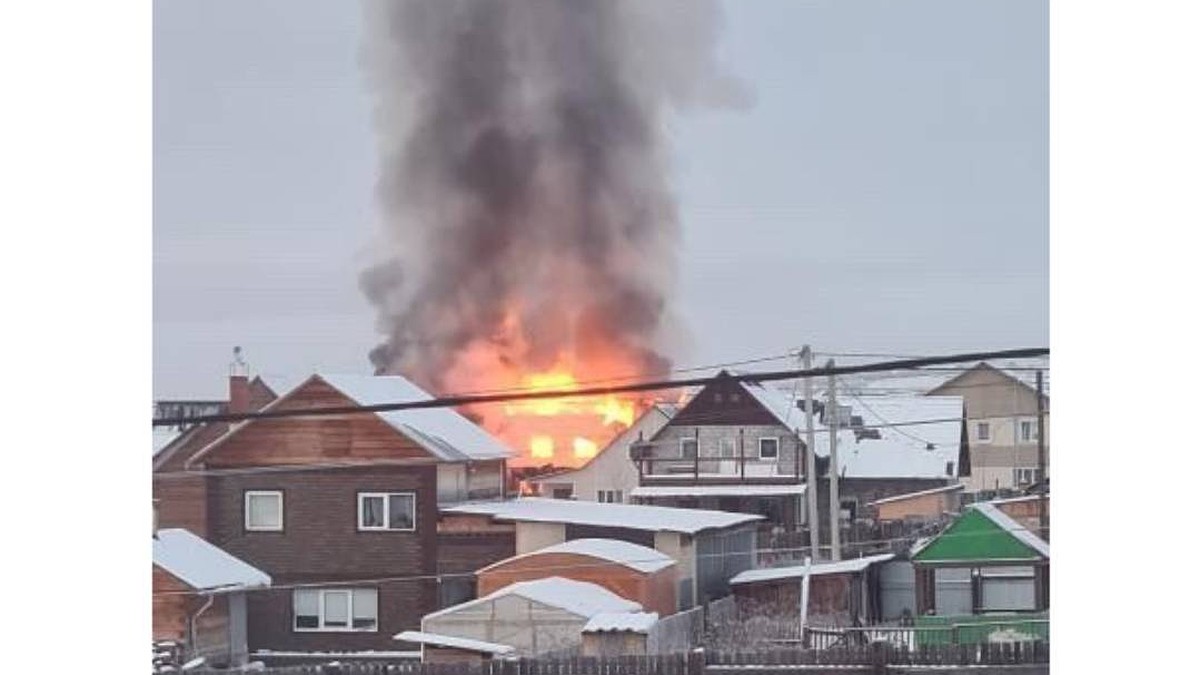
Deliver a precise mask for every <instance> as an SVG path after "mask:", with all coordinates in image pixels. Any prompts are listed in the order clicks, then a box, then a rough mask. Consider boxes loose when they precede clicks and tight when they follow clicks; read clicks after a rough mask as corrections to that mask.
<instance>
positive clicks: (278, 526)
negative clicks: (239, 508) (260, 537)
mask: <svg viewBox="0 0 1200 675" xmlns="http://www.w3.org/2000/svg"><path fill="white" fill-rule="evenodd" d="M246 529H247V530H254V531H260V532H280V531H282V530H283V493H282V492H280V491H278V490H255V491H247V492H246Z"/></svg>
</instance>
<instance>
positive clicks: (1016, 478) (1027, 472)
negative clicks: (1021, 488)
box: [1013, 468, 1038, 485]
mask: <svg viewBox="0 0 1200 675" xmlns="http://www.w3.org/2000/svg"><path fill="white" fill-rule="evenodd" d="M1037 472H1038V471H1037V469H1020V468H1018V469H1013V483H1015V484H1017V485H1032V484H1033V483H1034V482H1035V481H1037Z"/></svg>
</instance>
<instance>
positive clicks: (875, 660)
mask: <svg viewBox="0 0 1200 675" xmlns="http://www.w3.org/2000/svg"><path fill="white" fill-rule="evenodd" d="M869 644H870V646H869V649H870V654H871V672H872V673H874V674H875V675H887V665H888V653H887V650H888V643H886V642H884V641H882V640H879V641H876V642H871V643H869Z"/></svg>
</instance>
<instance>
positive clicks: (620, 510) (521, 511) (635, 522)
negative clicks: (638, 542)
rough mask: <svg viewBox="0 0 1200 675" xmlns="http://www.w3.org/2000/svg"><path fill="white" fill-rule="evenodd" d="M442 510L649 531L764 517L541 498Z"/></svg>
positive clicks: (716, 525) (725, 524) (689, 529)
mask: <svg viewBox="0 0 1200 675" xmlns="http://www.w3.org/2000/svg"><path fill="white" fill-rule="evenodd" d="M444 511H445V512H447V513H466V514H474V515H484V516H492V517H493V518H496V519H497V520H515V521H530V522H542V523H573V524H577V525H596V526H600V527H622V528H631V529H638V530H650V531H652V532H659V531H668V532H682V533H684V534H695V533H697V532H700V531H701V530H707V529H713V528H723V527H730V526H733V525H741V524H743V523H749V522H753V521H756V520H762V518H763V517H762V516H759V515H753V514H749V513H728V512H725V511H707V510H704V509H678V508H672V507H669V506H647V505H635V504H608V503H602V502H580V501H572V500H567V499H546V498H543V497H522V498H520V499H509V500H505V501H496V502H469V503H466V504H459V505H457V506H451V507H448V508H446V509H444Z"/></svg>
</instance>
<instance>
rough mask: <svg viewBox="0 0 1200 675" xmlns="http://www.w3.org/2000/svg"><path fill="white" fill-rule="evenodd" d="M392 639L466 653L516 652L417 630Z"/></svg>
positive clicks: (475, 641)
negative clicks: (462, 650)
mask: <svg viewBox="0 0 1200 675" xmlns="http://www.w3.org/2000/svg"><path fill="white" fill-rule="evenodd" d="M392 639H393V640H404V641H405V642H416V643H418V644H423V645H432V646H434V647H451V648H453V649H465V650H467V651H472V652H483V653H485V654H510V653H512V652H514V651H516V650H515V649H513V648H512V647H510V646H508V645H501V644H496V643H495V642H484V641H483V640H472V639H470V638H463V637H455V636H453V635H440V634H438V633H426V632H424V631H419V630H406V631H404V632H402V633H396V634H395V635H393V636H392Z"/></svg>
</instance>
